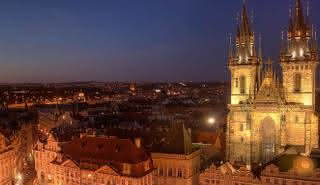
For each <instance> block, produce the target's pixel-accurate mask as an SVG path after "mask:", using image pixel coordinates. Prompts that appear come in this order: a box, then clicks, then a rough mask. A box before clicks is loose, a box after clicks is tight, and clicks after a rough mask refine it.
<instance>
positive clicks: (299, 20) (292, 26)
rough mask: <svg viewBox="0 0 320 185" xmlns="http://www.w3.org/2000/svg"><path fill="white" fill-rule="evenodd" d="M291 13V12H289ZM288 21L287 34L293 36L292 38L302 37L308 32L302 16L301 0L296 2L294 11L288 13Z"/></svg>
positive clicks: (305, 21)
mask: <svg viewBox="0 0 320 185" xmlns="http://www.w3.org/2000/svg"><path fill="white" fill-rule="evenodd" d="M290 12H291V10H290ZM290 14H291V15H290V20H289V32H290V33H292V34H293V36H295V35H297V34H298V35H297V36H304V34H306V33H307V31H308V30H309V25H308V24H307V20H306V18H305V16H304V14H303V6H302V2H301V0H296V4H295V10H294V12H291V13H290Z"/></svg>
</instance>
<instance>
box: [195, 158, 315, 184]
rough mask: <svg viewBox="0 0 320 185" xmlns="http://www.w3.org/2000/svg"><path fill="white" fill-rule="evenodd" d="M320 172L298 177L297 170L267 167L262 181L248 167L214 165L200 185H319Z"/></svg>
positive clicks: (228, 164)
mask: <svg viewBox="0 0 320 185" xmlns="http://www.w3.org/2000/svg"><path fill="white" fill-rule="evenodd" d="M319 182H320V170H319V169H317V170H315V171H313V172H312V173H311V174H310V175H309V176H305V177H302V176H297V172H296V171H295V170H291V171H288V172H281V171H279V168H278V167H277V166H275V165H273V164H271V165H269V166H267V167H266V168H265V169H264V170H263V171H262V173H261V176H260V179H258V178H256V177H255V176H254V175H253V174H252V172H251V171H250V170H248V169H247V168H246V166H240V167H238V168H237V169H235V168H234V167H233V166H232V165H231V164H230V163H225V164H223V165H221V166H219V167H217V166H215V165H212V166H211V167H210V168H208V169H207V170H206V171H205V172H203V173H201V176H200V185H269V184H279V185H297V184H299V185H318V184H319Z"/></svg>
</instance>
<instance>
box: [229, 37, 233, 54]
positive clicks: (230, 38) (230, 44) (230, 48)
mask: <svg viewBox="0 0 320 185" xmlns="http://www.w3.org/2000/svg"><path fill="white" fill-rule="evenodd" d="M229 58H230V59H232V58H233V48H232V35H231V33H230V35H229Z"/></svg>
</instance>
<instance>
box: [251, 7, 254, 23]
mask: <svg viewBox="0 0 320 185" xmlns="http://www.w3.org/2000/svg"><path fill="white" fill-rule="evenodd" d="M253 22H254V10H253V9H252V14H251V23H252V24H253Z"/></svg>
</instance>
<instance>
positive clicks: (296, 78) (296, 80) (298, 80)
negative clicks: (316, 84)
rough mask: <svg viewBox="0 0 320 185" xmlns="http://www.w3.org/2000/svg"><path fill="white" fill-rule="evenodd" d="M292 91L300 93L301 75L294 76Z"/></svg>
mask: <svg viewBox="0 0 320 185" xmlns="http://www.w3.org/2000/svg"><path fill="white" fill-rule="evenodd" d="M294 91H295V92H300V91H301V74H295V75H294Z"/></svg>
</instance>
